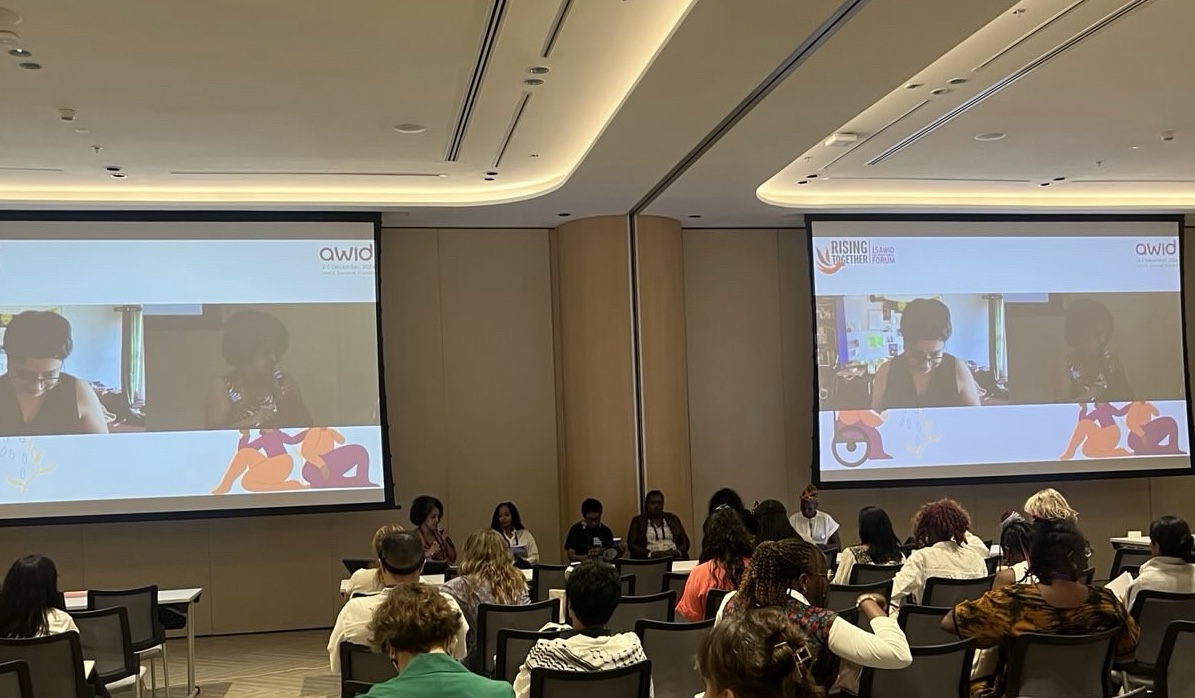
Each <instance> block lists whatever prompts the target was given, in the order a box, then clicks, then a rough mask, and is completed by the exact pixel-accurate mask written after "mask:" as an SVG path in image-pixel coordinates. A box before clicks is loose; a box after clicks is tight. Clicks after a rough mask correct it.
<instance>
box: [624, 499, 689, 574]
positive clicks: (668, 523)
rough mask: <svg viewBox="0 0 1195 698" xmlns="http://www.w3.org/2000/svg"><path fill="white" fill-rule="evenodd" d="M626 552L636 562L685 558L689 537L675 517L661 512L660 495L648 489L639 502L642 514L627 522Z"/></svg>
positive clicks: (662, 501) (662, 508)
mask: <svg viewBox="0 0 1195 698" xmlns="http://www.w3.org/2000/svg"><path fill="white" fill-rule="evenodd" d="M627 550H629V551H630V553H631V557H633V558H635V559H637V560H646V559H649V558H651V559H654V558H657V557H671V558H674V559H677V560H688V559H689V536H688V534H687V533H685V527H684V525H682V524H681V522H680V517H678V516H677V515H676V514H673V513H670V512H666V511H664V493H663V492H661V491H659V490H652V491H651V492H648V493H647V497H646V498H645V499H644V500H643V513H642V514H639V515H638V516H636V517H634V518H632V519H631V527H630V529H629V530H628V531H627Z"/></svg>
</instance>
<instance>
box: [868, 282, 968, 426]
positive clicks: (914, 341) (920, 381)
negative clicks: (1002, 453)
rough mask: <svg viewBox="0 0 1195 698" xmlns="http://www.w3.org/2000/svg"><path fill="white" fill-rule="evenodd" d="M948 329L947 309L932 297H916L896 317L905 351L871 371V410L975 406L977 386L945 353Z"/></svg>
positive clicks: (964, 366) (963, 365) (964, 368)
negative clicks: (873, 373) (872, 374)
mask: <svg viewBox="0 0 1195 698" xmlns="http://www.w3.org/2000/svg"><path fill="white" fill-rule="evenodd" d="M952 331H953V328H952V326H951V324H950V308H947V307H946V304H945V303H943V302H942V301H940V300H938V299H936V298H918V299H916V300H914V301H911V302H910V303H909V304H908V305H906V306H905V309H904V312H903V313H901V316H900V334H901V337H902V338H903V339H904V351H903V352H901V353H900V354H898V355H897V356H896V357H894V358H893V359H891V360H889V361H887V362H885V363H884V365H883V366H880V368H879V369H878V370H877V371H876V375H875V379H874V380H873V381H872V384H871V408H872V409H873V410H875V411H877V412H883V411H884V410H889V409H902V408H910V407H965V406H978V405H979V387H978V386H977V385H976V384H975V378H974V377H973V376H972V375H971V370H970V369H969V368H967V363H966V362H965V361H963V360H962V359H960V358H958V357H956V356H953V355H951V354H948V353H946V342H947V340H949V339H950V334H951V332H952Z"/></svg>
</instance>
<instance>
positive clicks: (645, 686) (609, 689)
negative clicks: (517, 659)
mask: <svg viewBox="0 0 1195 698" xmlns="http://www.w3.org/2000/svg"><path fill="white" fill-rule="evenodd" d="M650 691H651V662H650V661H646V662H639V663H638V664H632V665H631V666H628V667H623V668H621V669H610V670H608V671H558V670H555V669H532V670H531V698H648V697H649V695H650Z"/></svg>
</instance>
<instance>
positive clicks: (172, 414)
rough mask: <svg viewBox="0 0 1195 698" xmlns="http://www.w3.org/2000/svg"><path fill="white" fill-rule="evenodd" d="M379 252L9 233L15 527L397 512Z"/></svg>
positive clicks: (269, 242) (142, 225)
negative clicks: (92, 518)
mask: <svg viewBox="0 0 1195 698" xmlns="http://www.w3.org/2000/svg"><path fill="white" fill-rule="evenodd" d="M374 245H375V240H374V226H373V224H372V223H348V222H333V221H329V222H325V223H311V222H295V223H285V224H284V223H236V224H233V223H198V222H171V223H147V222H127V223H110V222H109V223H99V222H96V223H65V222H62V223H48V222H17V221H11V222H2V223H0V298H2V299H3V301H2V302H0V347H2V348H3V351H2V352H0V478H2V479H0V520H6V521H8V522H12V521H14V520H20V521H26V520H36V519H41V518H61V517H73V516H86V515H112V514H118V515H130V514H131V515H138V514H161V513H171V512H189V511H210V512H220V511H236V510H245V509H261V510H266V509H273V508H279V507H288V508H289V507H327V506H346V505H361V506H369V505H378V504H382V503H385V502H386V501H387V494H386V493H387V491H388V488H387V487H386V482H387V478H386V473H385V472H384V470H385V462H384V457H383V455H384V448H383V434H382V427H381V418H380V417H381V415H380V413H381V402H380V400H381V398H380V390H379V369H378V334H377V304H376V283H377V279H376V275H375V269H374V260H373V253H374ZM45 259H54V260H55V266H56V269H55V273H54V274H53V275H47V274H42V273H40V272H39V269H41V268H42V267H41V265H39V264H37V261H38V260H45Z"/></svg>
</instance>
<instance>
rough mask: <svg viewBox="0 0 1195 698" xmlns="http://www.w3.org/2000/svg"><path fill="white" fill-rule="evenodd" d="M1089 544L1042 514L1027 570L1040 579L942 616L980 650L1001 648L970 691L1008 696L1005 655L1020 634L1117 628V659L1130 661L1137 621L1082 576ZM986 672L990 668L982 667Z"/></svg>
mask: <svg viewBox="0 0 1195 698" xmlns="http://www.w3.org/2000/svg"><path fill="white" fill-rule="evenodd" d="M1089 550H1090V545H1089V544H1088V542H1087V539H1086V538H1085V537H1084V536H1083V534H1082V533H1081V532H1080V531H1079V529H1078V528H1076V527H1075V525H1074V524H1073V523H1072V522H1070V521H1066V520H1063V519H1038V520H1037V521H1036V522H1035V523H1034V525H1033V541H1032V543H1031V544H1030V547H1029V571H1030V572H1031V573H1032V574H1033V575H1034V576H1035V577H1037V579H1038V580H1039V582H1038V583H1037V584H1013V585H1011V586H1006V587H1002V588H1000V589H995V590H993V591H989V592H987V593H986V594H984V595H983V596H982V597H980V598H979V599H978V600H976V601H963V602H962V603H960V604H958V605H957V606H955V607H954V609H953V610H952V611H951V612H950V613H948V614H946V616H945V617H944V618H943V619H942V629H943V630H945V631H946V632H948V633H951V634H957V635H958V636H959V637H961V638H964V639H966V638H974V640H975V644H976V647H978V648H979V649H990V648H1001V650H1002V652H1001V653H1000V654H999V655H997V662H996V666H995V671H994V673H992V674H990V675H982V676H981V675H973V676H972V679H973V682H972V690H971V695H972V696H974V697H975V698H989V697H991V698H994V697H997V696H1002V695H1004V685H1003V684H1004V666H1003V657H1004V656H1006V654H1007V650H1008V648H1009V646H1010V645H1011V643H1012V640H1013V639H1014V638H1015V637H1017V636H1018V635H1020V634H1022V633H1043V634H1048V635H1086V634H1090V633H1098V632H1103V631H1105V630H1112V629H1116V628H1119V629H1120V630H1121V633H1120V634H1119V636H1118V637H1117V639H1116V642H1115V652H1116V660H1117V661H1118V662H1128V661H1132V659H1133V656H1134V654H1135V653H1136V650H1137V637H1138V629H1137V624H1136V623H1135V622H1134V621H1133V619H1132V617H1130V616H1129V614H1128V611H1126V610H1125V607H1124V606H1123V605H1122V604H1121V603H1120V600H1119V599H1117V598H1116V595H1115V594H1113V593H1112V592H1111V591H1109V590H1107V589H1102V588H1099V587H1089V586H1087V585H1086V584H1084V583H1082V582H1081V581H1079V579H1080V576H1081V575H1082V573H1083V569H1084V567H1085V566H1086V564H1087V553H1088V551H1089ZM981 673H986V672H981Z"/></svg>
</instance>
